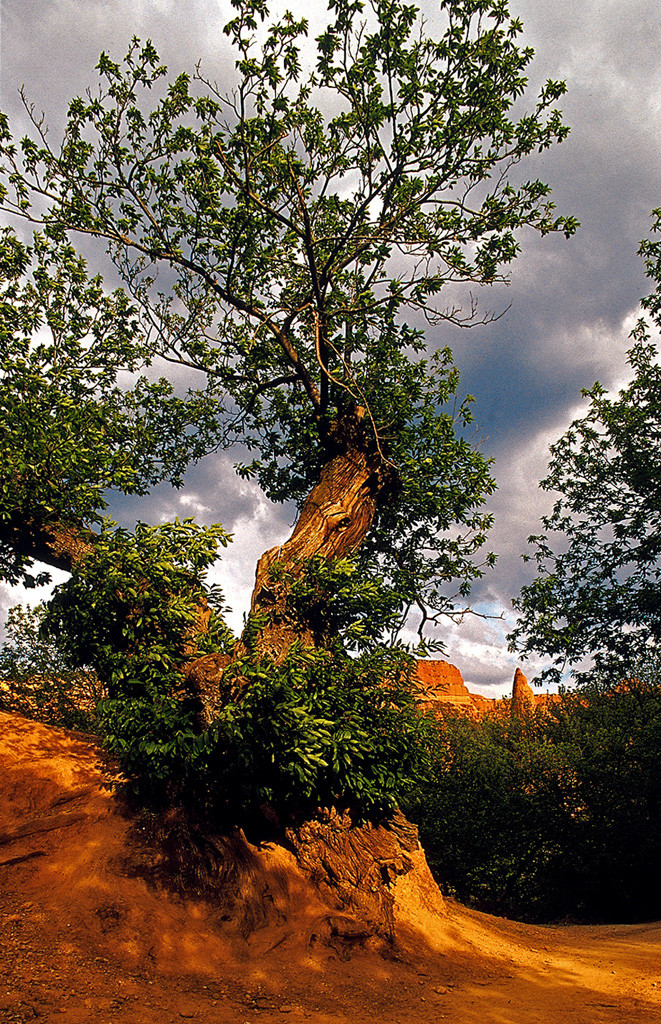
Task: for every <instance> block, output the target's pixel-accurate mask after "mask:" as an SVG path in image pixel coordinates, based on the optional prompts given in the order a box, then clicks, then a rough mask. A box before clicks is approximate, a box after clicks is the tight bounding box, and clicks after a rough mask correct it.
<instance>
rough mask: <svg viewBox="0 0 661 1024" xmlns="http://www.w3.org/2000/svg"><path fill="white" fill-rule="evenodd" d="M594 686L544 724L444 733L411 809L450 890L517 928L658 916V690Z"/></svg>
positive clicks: (454, 728)
mask: <svg viewBox="0 0 661 1024" xmlns="http://www.w3.org/2000/svg"><path fill="white" fill-rule="evenodd" d="M641 678H642V679H643V680H644V681H643V682H639V681H631V682H627V683H622V682H618V683H617V684H613V683H612V682H610V681H608V680H604V679H600V678H593V681H592V683H591V684H590V685H589V686H586V687H583V688H581V689H580V690H578V691H573V692H565V693H563V694H561V696H560V698H559V700H558V702H557V703H556V704H554V705H553V706H552V707H551V708H550V709H549V710H548V711H547V712H544V711H540V710H537V711H535V712H530V713H528V714H527V715H524V716H522V717H521V716H519V717H518V718H515V719H510V718H509V717H506V716H505V715H502V714H501V715H500V717H498V716H493V717H487V718H485V719H483V720H482V721H480V722H477V723H472V722H468V721H466V720H461V719H448V720H446V721H445V722H444V723H439V726H438V731H437V738H436V745H435V751H434V757H433V760H434V768H433V772H432V775H431V777H430V781H429V782H426V783H423V784H422V785H420V786H417V787H415V788H414V789H413V790H412V791H411V792H410V793H409V794H408V796H407V800H406V805H405V807H406V810H407V811H408V813H409V814H410V815H411V816H412V817H413V819H414V820H416V821H417V822H418V824H419V826H420V833H421V839H422V842H423V845H424V847H425V850H426V852H427V856H428V859H429V862H430V866H431V869H432V871H433V873H434V875H435V877H436V878H437V879H438V881H439V882H440V883H441V885H442V886H443V887H445V888H446V890H447V891H450V892H452V893H453V894H455V895H456V896H457V897H458V898H459V899H461V900H462V901H464V902H467V903H469V904H471V905H473V906H476V907H478V908H479V909H482V910H487V911H489V912H492V913H499V914H506V915H508V916H511V917H515V918H519V919H523V920H537V921H540V920H553V919H559V918H565V917H571V918H573V919H578V920H603V921H605V920H611V921H613V920H620V921H625V920H639V919H643V918H650V917H655V916H658V915H659V914H660V913H661V893H660V891H659V887H658V865H659V860H660V857H661V686H660V685H659V679H658V673H656V670H655V669H654V668H653V667H650V666H646V667H645V672H644V674H643V673H641Z"/></svg>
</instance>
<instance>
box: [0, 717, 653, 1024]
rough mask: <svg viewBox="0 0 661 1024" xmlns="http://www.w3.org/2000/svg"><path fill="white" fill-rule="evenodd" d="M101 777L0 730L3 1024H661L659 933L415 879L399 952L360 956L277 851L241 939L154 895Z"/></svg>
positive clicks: (79, 749)
mask: <svg viewBox="0 0 661 1024" xmlns="http://www.w3.org/2000/svg"><path fill="white" fill-rule="evenodd" d="M107 778H108V772H107V769H104V768H103V767H102V765H101V764H100V757H99V751H98V749H97V748H96V747H95V746H94V744H93V743H92V742H90V741H88V740H86V739H84V738H81V737H80V736H77V735H75V734H72V733H67V732H65V731H64V730H59V729H51V728H48V727H46V726H42V725H39V724H35V723H34V722H28V721H26V720H25V719H22V718H19V717H17V716H9V715H4V714H0V972H1V981H0V1021H7V1022H24V1021H25V1022H28V1021H29V1022H32V1021H61V1022H62V1024H68V1022H71V1024H73V1022H87V1021H99V1022H104V1024H105V1022H106V1021H108V1022H113V1021H118V1022H119V1021H121V1022H122V1024H138V1022H140V1024H141V1022H146V1024H152V1022H153V1024H171V1022H178V1021H182V1020H193V1021H195V1020H199V1021H204V1022H205V1024H245V1022H253V1021H255V1022H259V1024H270V1022H275V1021H285V1022H291V1024H295V1022H299V1021H312V1022H319V1024H331V1022H333V1024H363V1022H365V1024H368V1022H369V1024H381V1022H392V1024H395V1022H400V1024H413V1022H419V1021H424V1022H427V1021H432V1022H435V1021H448V1022H456V1024H478V1022H479V1024H533V1022H535V1024H566V1022H575V1024H592V1022H595V1024H596V1022H602V1021H603V1022H617V1024H629V1022H638V1021H639V1022H641V1024H643V1022H645V1024H652V1022H661V924H646V925H633V926H632V925H630V926H600V927H579V926H572V927H555V926H554V927H532V926H529V925H522V924H516V923H513V922H510V921H506V920H502V919H499V918H494V917H488V916H486V915H484V914H479V913H476V912H474V911H470V910H466V909H465V908H463V907H461V906H459V905H457V904H456V903H453V902H451V901H449V900H441V898H440V897H439V896H438V894H437V893H436V891H435V890H434V887H433V885H432V883H431V881H430V880H429V879H428V876H427V875H426V874H425V870H424V869H421V870H419V871H417V872H411V873H410V874H409V875H408V876H403V877H400V878H399V879H398V880H397V881H396V882H395V886H396V889H397V893H396V921H397V939H396V942H395V945H394V946H387V945H386V944H385V943H381V945H378V944H377V943H376V942H375V940H374V939H373V938H372V939H367V940H364V941H361V939H360V936H358V937H357V938H356V939H355V941H353V942H352V941H350V940H351V936H350V928H347V926H346V919H345V922H344V925H345V926H344V928H340V929H339V931H340V934H342V936H343V937H342V938H340V937H339V936H338V934H337V929H334V928H333V920H334V918H333V914H335V915H337V914H338V913H339V914H341V911H338V910H335V911H333V910H332V909H331V908H329V906H328V905H327V904H324V903H323V902H322V901H321V899H320V897H319V896H318V894H317V893H316V891H315V890H314V888H313V887H312V886H311V884H310V883H309V881H307V880H306V879H305V878H304V877H303V876H302V875H301V874H300V872H299V871H298V868H297V867H296V864H295V862H294V860H293V857H292V855H291V854H290V853H288V852H287V851H286V850H285V849H284V848H282V847H280V846H276V845H275V844H267V845H265V846H264V847H263V848H261V849H260V850H258V851H255V860H254V864H255V865H257V867H256V868H254V870H253V869H251V872H248V875H247V876H246V877H244V879H243V887H244V890H245V887H246V885H248V887H250V886H252V897H253V898H254V897H255V895H257V896H258V897H259V900H260V905H261V906H263V908H264V913H263V916H262V918H261V920H258V919H257V918H258V917H259V915H257V918H255V919H254V920H253V925H256V927H253V929H252V930H250V929H248V928H247V927H245V914H244V915H243V920H244V927H243V930H241V928H240V927H239V926H238V925H237V921H236V919H232V918H230V919H227V917H228V915H227V914H221V913H220V912H219V910H218V907H217V905H216V906H215V905H214V902H213V900H207V901H205V900H202V899H193V898H184V897H182V896H177V895H174V894H173V893H172V891H170V890H167V889H165V888H163V887H162V886H160V885H158V884H156V883H155V882H154V881H153V878H152V880H151V881H150V878H149V870H148V868H149V858H148V857H147V859H146V858H145V851H144V849H142V851H140V849H139V843H138V842H137V840H136V828H135V826H134V825H133V824H132V823H131V821H130V820H129V818H128V817H127V815H126V812H122V809H121V804H120V802H119V801H118V800H117V799H116V798H115V797H114V796H113V793H112V789H111V788H110V786H109V784H108V782H107V781H106V780H107ZM246 878H248V881H247V882H246ZM243 895H244V897H245V898H246V900H247V899H248V897H247V896H246V893H245V892H244V893H243ZM246 905H247V903H246ZM253 916H254V915H253Z"/></svg>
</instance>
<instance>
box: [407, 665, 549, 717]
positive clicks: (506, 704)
mask: <svg viewBox="0 0 661 1024" xmlns="http://www.w3.org/2000/svg"><path fill="white" fill-rule="evenodd" d="M417 676H418V684H419V701H420V706H421V707H422V708H423V709H424V710H425V711H433V713H434V714H436V715H443V714H453V715H456V714H460V715H465V716H466V717H467V718H480V717H481V716H482V715H485V714H487V713H488V712H494V711H500V712H502V713H503V714H505V715H512V717H521V716H524V715H525V714H527V713H529V712H531V711H534V710H535V708H540V707H541V708H547V707H549V705H551V704H553V703H554V702H555V701H556V700H557V699H558V698H557V695H556V694H553V693H535V692H534V690H533V689H532V687H531V686H530V684H529V683H528V680H527V679H526V677H525V676H524V674H523V672H522V671H521V669H520V668H517V670H516V672H515V673H514V682H513V684H512V697H511V699H509V698H506V697H505V698H500V699H499V698H494V697H484V696H483V695H482V694H481V693H471V692H470V690H469V689H468V688H467V686H466V684H465V682H464V680H463V678H462V675H461V672H460V671H459V669H458V668H456V667H455V666H454V665H451V664H450V663H449V662H447V661H441V660H439V659H435V660H429V661H419V662H418V664H417Z"/></svg>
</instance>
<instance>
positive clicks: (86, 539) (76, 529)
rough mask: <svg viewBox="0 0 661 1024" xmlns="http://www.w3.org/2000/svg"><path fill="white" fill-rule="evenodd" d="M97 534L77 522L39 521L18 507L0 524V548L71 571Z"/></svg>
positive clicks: (94, 540)
mask: <svg viewBox="0 0 661 1024" xmlns="http://www.w3.org/2000/svg"><path fill="white" fill-rule="evenodd" d="M97 539H98V538H97V535H96V534H95V533H94V532H93V531H92V530H89V529H87V528H86V527H84V526H82V525H81V524H78V523H65V522H59V521H51V522H48V521H39V520H36V519H34V518H31V517H30V516H26V515H25V514H24V513H23V511H22V510H21V509H17V510H16V512H15V513H14V515H13V516H12V517H11V518H10V519H8V520H6V521H5V522H3V523H2V524H0V547H4V548H7V549H10V550H12V551H14V552H15V553H16V554H17V555H21V556H23V557H26V558H34V559H35V560H36V561H38V562H44V563H45V564H46V565H50V566H52V567H53V568H55V569H63V570H64V571H65V572H72V571H73V570H74V569H75V568H76V566H77V565H80V563H81V562H82V561H83V559H84V558H86V557H87V555H89V554H90V552H91V551H93V550H94V545H95V543H96V541H97Z"/></svg>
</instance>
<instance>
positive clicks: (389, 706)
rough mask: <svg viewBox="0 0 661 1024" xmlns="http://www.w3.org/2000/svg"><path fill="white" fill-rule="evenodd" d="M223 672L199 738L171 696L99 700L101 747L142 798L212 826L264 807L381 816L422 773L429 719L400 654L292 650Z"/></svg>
mask: <svg viewBox="0 0 661 1024" xmlns="http://www.w3.org/2000/svg"><path fill="white" fill-rule="evenodd" d="M229 674H230V676H231V679H229V680H228V679H225V680H224V684H226V685H227V687H228V692H227V699H226V702H225V704H224V706H223V709H222V711H221V712H220V714H219V716H218V717H217V719H216V720H215V721H214V722H213V724H212V725H211V727H210V728H209V729H208V730H206V731H205V732H203V733H200V732H197V731H196V728H195V724H194V718H193V715H192V713H190V712H188V713H187V712H186V710H185V705H182V704H180V703H178V702H177V701H175V700H173V699H172V698H161V699H159V700H157V701H152V702H151V703H150V702H148V701H146V700H144V699H143V698H129V699H128V700H127V699H123V698H116V699H114V700H111V701H106V702H105V703H104V705H103V706H102V720H103V722H104V728H105V730H106V734H107V740H108V743H109V745H110V748H111V750H112V751H113V752H114V753H116V754H118V755H119V757H120V759H121V761H122V765H123V768H124V771H125V773H126V775H127V777H128V779H129V780H130V784H131V787H132V789H133V790H134V792H136V793H137V794H138V795H139V796H140V797H141V798H142V799H146V800H149V801H151V802H153V803H160V804H164V803H175V804H180V805H184V806H186V807H187V808H188V809H189V810H191V811H194V812H195V813H196V814H198V815H201V816H204V817H210V818H213V819H214V820H215V821H216V822H229V821H231V822H233V823H236V822H238V821H240V822H244V823H245V822H247V821H254V820H256V818H259V815H260V813H261V812H260V808H262V809H263V808H264V806H265V805H268V807H269V808H270V812H271V816H273V815H277V816H278V817H279V818H281V819H282V820H285V819H289V818H295V817H296V816H298V815H301V814H304V813H306V812H309V811H310V810H312V809H314V808H316V807H318V806H328V805H331V804H339V805H341V806H351V807H352V808H353V809H354V810H356V811H357V812H358V813H359V814H360V813H363V814H365V813H370V814H375V813H376V814H378V813H380V812H385V811H388V810H391V809H393V808H394V807H395V806H396V805H397V803H398V799H399V796H400V794H401V792H402V791H403V790H404V788H406V787H410V786H411V784H412V782H413V779H414V778H416V777H418V775H419V773H420V771H421V768H422V766H423V765H424V762H425V757H426V750H427V746H426V739H427V735H428V725H427V723H426V720H425V719H424V718H423V717H422V716H421V715H420V713H419V712H418V710H417V708H416V706H415V701H414V698H413V695H412V690H411V686H410V683H409V678H408V677H409V659H407V658H406V657H405V656H403V655H401V654H397V652H395V654H393V653H385V652H377V653H373V654H372V655H370V656H363V657H362V658H359V659H352V658H349V657H347V656H346V655H344V654H342V653H340V652H337V651H336V652H326V651H314V650H310V649H296V648H294V649H292V650H291V651H290V654H289V656H288V657H287V659H286V660H285V661H284V663H283V664H281V665H274V664H273V663H272V662H269V661H266V660H261V661H256V660H252V659H250V658H245V659H243V660H238V661H236V662H235V663H233V665H232V667H231V669H230V673H229ZM384 680H385V681H384Z"/></svg>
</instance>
